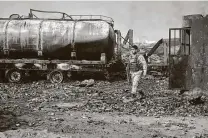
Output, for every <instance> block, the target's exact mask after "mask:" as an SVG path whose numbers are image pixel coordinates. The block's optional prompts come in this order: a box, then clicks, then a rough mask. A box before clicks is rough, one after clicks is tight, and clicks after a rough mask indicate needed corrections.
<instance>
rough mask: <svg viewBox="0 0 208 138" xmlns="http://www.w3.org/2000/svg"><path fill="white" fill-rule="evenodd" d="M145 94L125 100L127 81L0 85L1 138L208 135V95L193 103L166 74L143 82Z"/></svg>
mask: <svg viewBox="0 0 208 138" xmlns="http://www.w3.org/2000/svg"><path fill="white" fill-rule="evenodd" d="M139 88H140V89H142V90H143V92H144V94H145V97H144V99H137V98H135V100H134V101H129V102H128V101H126V100H125V98H127V99H128V97H127V95H128V93H129V89H130V86H129V85H128V83H127V82H126V81H115V82H106V81H101V80H95V83H94V84H93V86H90V87H86V86H85V87H83V86H82V85H80V81H69V82H65V83H62V84H50V83H46V82H45V81H42V80H40V81H33V82H28V83H24V84H8V83H1V84H0V93H1V96H0V102H1V107H0V130H1V132H0V138H75V137H80V138H82V137H90V138H95V137H96V138H97V137H102V138H105V137H112V138H115V137H119V138H130V137H135V138H143V137H144V138H153V137H164V138H166V137H167V138H174V137H175V138H176V137H177V138H179V137H185V138H192V137H195V138H197V137H204V138H206V137H208V117H207V115H208V102H207V101H208V100H207V99H206V98H205V101H204V102H202V103H199V104H190V102H189V100H188V98H186V96H184V95H180V94H179V91H176V90H175V91H173V90H168V80H167V78H163V79H155V78H149V79H146V80H143V81H142V82H141V83H140V87H139Z"/></svg>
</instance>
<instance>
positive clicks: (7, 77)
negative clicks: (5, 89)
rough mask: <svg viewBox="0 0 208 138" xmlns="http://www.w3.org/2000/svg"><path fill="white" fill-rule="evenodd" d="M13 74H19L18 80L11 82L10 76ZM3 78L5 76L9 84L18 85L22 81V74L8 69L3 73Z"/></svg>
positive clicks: (19, 71) (16, 70)
mask: <svg viewBox="0 0 208 138" xmlns="http://www.w3.org/2000/svg"><path fill="white" fill-rule="evenodd" d="M13 72H18V73H19V75H20V78H19V79H18V80H12V77H11V75H12V73H13ZM5 76H6V79H7V81H8V82H10V83H20V82H21V81H22V79H23V72H22V71H21V70H18V69H10V70H7V71H6V72H5Z"/></svg>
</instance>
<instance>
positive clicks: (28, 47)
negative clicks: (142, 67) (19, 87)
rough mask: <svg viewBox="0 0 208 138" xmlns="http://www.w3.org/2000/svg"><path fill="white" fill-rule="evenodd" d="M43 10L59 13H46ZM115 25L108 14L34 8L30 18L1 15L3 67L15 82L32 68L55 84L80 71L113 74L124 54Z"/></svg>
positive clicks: (0, 32)
mask: <svg viewBox="0 0 208 138" xmlns="http://www.w3.org/2000/svg"><path fill="white" fill-rule="evenodd" d="M34 13H36V14H34ZM37 13H43V14H48V13H49V14H59V18H48V17H47V18H44V17H43V18H40V17H38V16H37ZM60 15H61V17H60ZM113 25H114V21H113V19H112V18H110V17H106V16H102V15H68V14H66V13H62V12H53V11H40V10H33V9H30V13H29V16H28V17H23V16H19V15H18V14H12V15H11V16H10V18H0V49H1V52H0V70H1V72H2V73H3V74H4V76H5V77H6V79H7V80H8V81H9V82H20V81H21V80H22V79H23V78H24V74H25V73H26V74H30V73H32V72H38V73H40V74H46V75H47V78H48V79H49V80H50V81H51V82H52V83H60V82H62V81H63V79H64V77H65V76H68V77H70V75H71V73H72V72H76V71H104V72H105V73H106V72H107V73H106V74H108V73H109V70H108V69H109V66H110V65H111V64H109V63H111V61H112V60H115V59H120V56H119V55H120V54H119V53H120V48H119V47H120V44H121V33H120V31H119V30H114V28H113ZM132 43H133V42H132ZM108 76H109V75H108Z"/></svg>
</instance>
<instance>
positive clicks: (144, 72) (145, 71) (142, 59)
mask: <svg viewBox="0 0 208 138" xmlns="http://www.w3.org/2000/svg"><path fill="white" fill-rule="evenodd" d="M139 61H140V62H141V63H142V65H143V75H144V76H146V74H147V62H146V60H145V58H144V56H143V55H139Z"/></svg>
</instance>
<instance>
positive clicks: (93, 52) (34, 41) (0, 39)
mask: <svg viewBox="0 0 208 138" xmlns="http://www.w3.org/2000/svg"><path fill="white" fill-rule="evenodd" d="M111 33H112V34H111ZM114 42H115V34H114V30H113V28H112V26H110V25H109V24H108V23H107V22H105V21H76V22H75V21H66V20H37V19H35V20H33V19H19V20H17V19H11V20H3V19H1V20H0V49H1V56H5V53H4V50H8V51H9V54H8V57H9V58H37V57H38V55H39V56H41V57H42V58H45V59H47V58H50V59H70V58H71V57H70V55H71V53H70V52H71V51H72V44H73V43H74V44H75V45H74V46H75V50H76V52H77V58H78V59H80V60H81V59H86V60H88V59H90V60H93V59H94V60H99V59H100V55H101V53H106V54H107V58H108V59H110V58H111V56H112V53H113V51H112V50H113V47H114V44H115V43H114ZM38 52H40V53H39V54H38ZM108 53H110V54H108Z"/></svg>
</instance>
